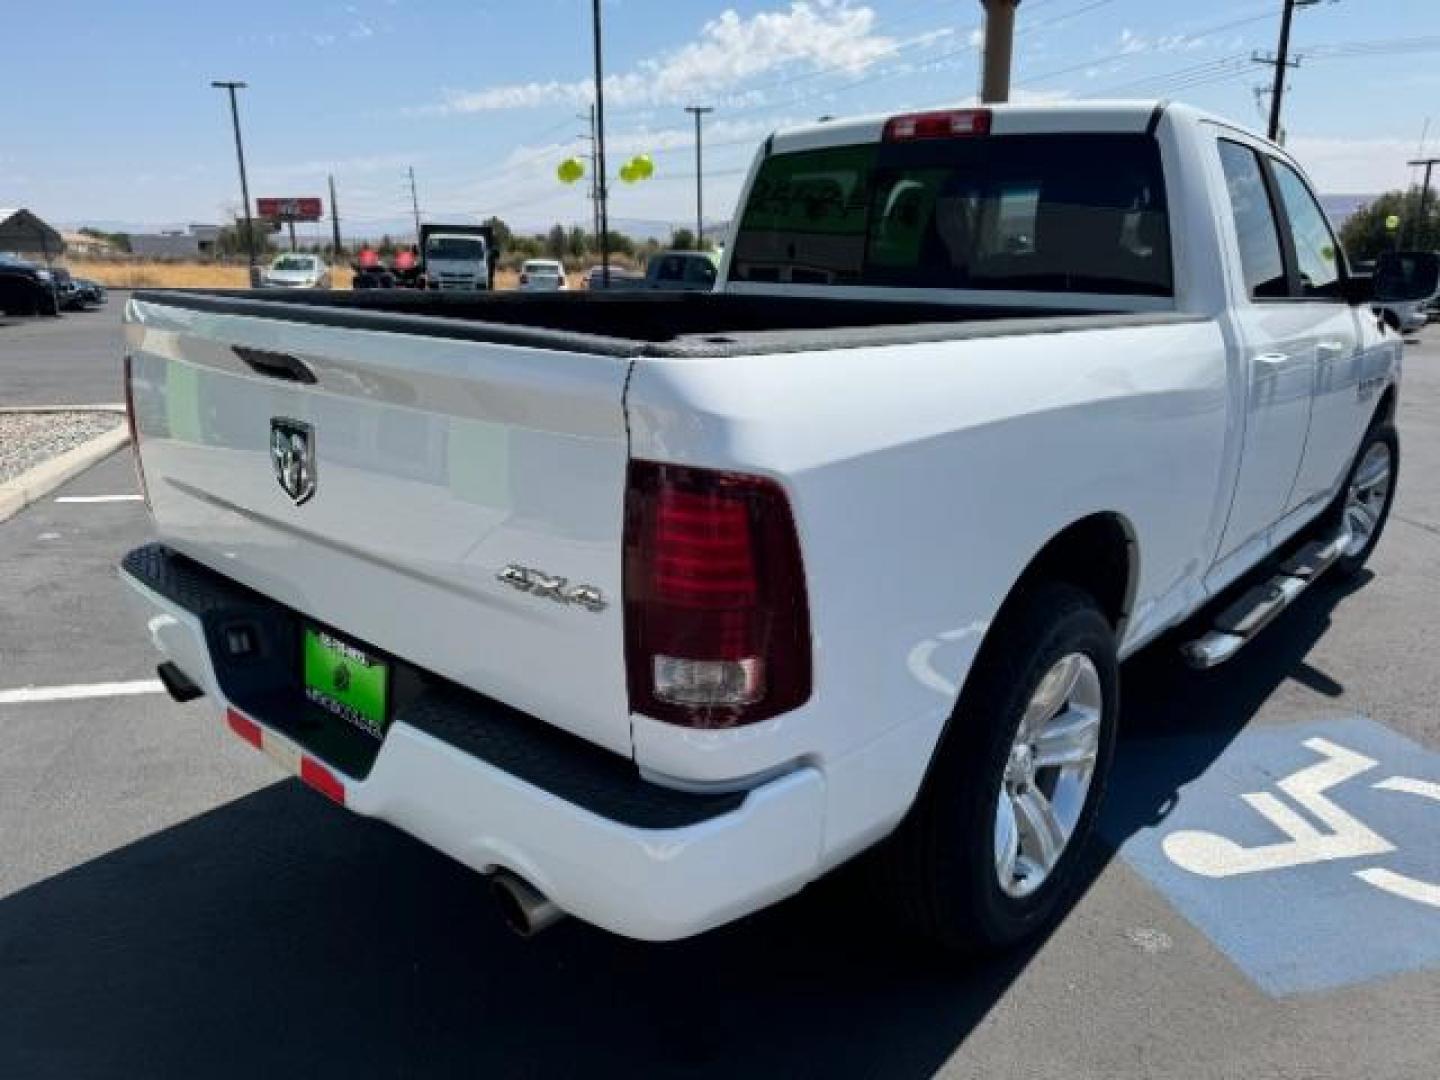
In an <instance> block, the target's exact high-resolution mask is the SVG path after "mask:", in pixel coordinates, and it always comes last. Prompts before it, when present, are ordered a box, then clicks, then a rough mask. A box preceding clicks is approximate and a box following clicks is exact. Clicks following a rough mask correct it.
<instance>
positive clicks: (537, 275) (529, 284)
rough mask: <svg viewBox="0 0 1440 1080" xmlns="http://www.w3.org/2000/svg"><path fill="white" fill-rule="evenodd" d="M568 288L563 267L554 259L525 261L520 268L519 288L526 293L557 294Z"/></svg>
mask: <svg viewBox="0 0 1440 1080" xmlns="http://www.w3.org/2000/svg"><path fill="white" fill-rule="evenodd" d="M569 287H570V286H569V285H568V284H567V283H566V281H565V266H564V264H563V263H560V262H557V261H556V260H555V259H526V260H525V262H524V264H523V265H522V266H521V267H520V288H522V289H524V290H526V291H527V292H559V291H560V290H562V289H568V288H569Z"/></svg>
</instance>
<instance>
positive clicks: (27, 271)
mask: <svg viewBox="0 0 1440 1080" xmlns="http://www.w3.org/2000/svg"><path fill="white" fill-rule="evenodd" d="M0 311H3V312H4V313H5V314H6V315H12V316H14V315H59V314H60V297H59V295H58V294H57V293H56V291H55V281H54V279H53V278H52V277H51V276H50V271H48V270H46V269H44V268H43V267H39V266H36V265H35V264H33V263H28V262H25V261H24V260H23V259H13V258H10V257H9V256H6V255H0Z"/></svg>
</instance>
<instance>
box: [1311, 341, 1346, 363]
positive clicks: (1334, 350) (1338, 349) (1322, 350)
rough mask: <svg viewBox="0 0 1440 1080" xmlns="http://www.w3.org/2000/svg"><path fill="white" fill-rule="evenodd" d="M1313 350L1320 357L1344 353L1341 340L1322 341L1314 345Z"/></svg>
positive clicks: (1343, 345)
mask: <svg viewBox="0 0 1440 1080" xmlns="http://www.w3.org/2000/svg"><path fill="white" fill-rule="evenodd" d="M1315 352H1316V354H1317V355H1318V356H1319V357H1320V358H1321V359H1326V358H1328V357H1334V356H1342V355H1344V353H1345V343H1344V342H1343V341H1322V342H1320V344H1318V345H1316V346H1315Z"/></svg>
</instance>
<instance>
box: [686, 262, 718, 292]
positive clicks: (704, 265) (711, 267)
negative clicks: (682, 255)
mask: <svg viewBox="0 0 1440 1080" xmlns="http://www.w3.org/2000/svg"><path fill="white" fill-rule="evenodd" d="M685 280H686V282H688V283H689V284H691V285H713V284H715V264H714V263H712V262H711V261H710V260H709V259H706V258H704V257H702V256H696V257H694V258H690V259H686V260H685Z"/></svg>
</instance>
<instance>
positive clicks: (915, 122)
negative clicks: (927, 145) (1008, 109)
mask: <svg viewBox="0 0 1440 1080" xmlns="http://www.w3.org/2000/svg"><path fill="white" fill-rule="evenodd" d="M989 134H990V110H989V109H944V110H942V111H940V112H926V113H911V114H909V115H907V116H892V117H891V118H890V119H889V120H888V121H886V124H885V141H886V142H910V141H912V140H914V139H954V138H964V137H966V136H970V135H989Z"/></svg>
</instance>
